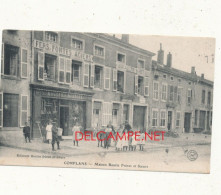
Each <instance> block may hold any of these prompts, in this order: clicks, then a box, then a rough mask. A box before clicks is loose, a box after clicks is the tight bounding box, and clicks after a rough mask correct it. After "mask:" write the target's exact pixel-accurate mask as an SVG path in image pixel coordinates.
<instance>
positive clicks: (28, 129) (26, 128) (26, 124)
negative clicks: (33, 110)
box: [23, 122, 31, 143]
mask: <svg viewBox="0 0 221 195" xmlns="http://www.w3.org/2000/svg"><path fill="white" fill-rule="evenodd" d="M23 133H24V136H25V142H26V143H27V138H28V140H29V143H31V138H30V137H31V136H30V127H29V126H28V123H27V122H25V126H24V128H23Z"/></svg>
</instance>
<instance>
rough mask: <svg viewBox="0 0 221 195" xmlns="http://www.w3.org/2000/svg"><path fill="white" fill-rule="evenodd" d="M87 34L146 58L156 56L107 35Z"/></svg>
mask: <svg viewBox="0 0 221 195" xmlns="http://www.w3.org/2000/svg"><path fill="white" fill-rule="evenodd" d="M87 34H90V35H92V36H94V37H97V38H101V39H105V40H108V41H110V42H112V43H116V44H118V45H121V46H123V47H125V48H130V49H132V50H134V51H137V52H140V53H143V54H144V55H148V56H155V55H156V54H155V53H153V52H150V51H148V50H145V49H142V48H139V47H137V46H135V45H132V44H130V43H126V42H124V41H122V40H121V39H119V38H117V37H113V36H111V35H109V34H105V33H87Z"/></svg>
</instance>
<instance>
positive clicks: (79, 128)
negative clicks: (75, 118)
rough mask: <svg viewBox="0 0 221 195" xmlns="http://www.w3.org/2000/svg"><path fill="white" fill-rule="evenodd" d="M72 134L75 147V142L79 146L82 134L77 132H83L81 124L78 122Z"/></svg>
mask: <svg viewBox="0 0 221 195" xmlns="http://www.w3.org/2000/svg"><path fill="white" fill-rule="evenodd" d="M72 132H73V143H74V146H75V142H76V145H77V146H78V140H79V139H80V138H81V137H80V133H77V132H81V126H80V124H79V122H76V124H75V125H74V126H73V128H72Z"/></svg>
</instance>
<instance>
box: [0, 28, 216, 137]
mask: <svg viewBox="0 0 221 195" xmlns="http://www.w3.org/2000/svg"><path fill="white" fill-rule="evenodd" d="M154 55H155V54H154V53H152V52H150V51H146V50H143V49H141V48H138V47H136V46H134V45H131V44H130V43H129V36H128V35H122V39H118V38H115V37H113V36H110V35H106V34H94V33H71V32H52V31H44V32H43V31H10V30H5V31H3V43H2V63H1V64H2V66H1V93H0V128H1V131H8V130H14V131H21V127H23V126H24V123H25V121H29V122H30V124H31V127H32V136H33V137H39V136H40V135H41V133H42V131H41V130H40V129H43V128H44V127H45V126H46V124H47V123H48V121H49V120H50V119H52V120H56V121H57V122H58V125H59V126H60V127H61V128H62V129H63V136H68V135H71V134H72V132H71V129H72V127H73V125H74V124H75V123H76V121H79V122H80V123H81V125H82V126H83V127H84V129H89V128H97V127H102V126H106V125H107V124H108V122H109V121H112V124H113V125H114V126H115V127H118V126H119V125H120V124H122V123H124V122H125V121H126V120H127V121H129V123H130V124H131V125H132V127H133V128H134V129H139V130H148V129H151V128H156V129H164V130H177V131H180V132H183V131H184V132H193V129H194V128H197V127H198V128H203V129H204V130H206V129H208V130H209V129H211V117H212V107H211V106H212V94H213V90H212V89H213V83H212V82H211V81H208V80H206V79H204V78H203V77H198V76H197V75H196V74H195V70H192V71H194V73H193V72H192V73H186V72H182V71H180V70H177V69H174V68H172V67H171V65H172V55H171V54H169V55H168V62H167V65H164V63H163V60H162V56H163V55H164V52H163V50H162V48H161V49H160V51H159V52H158V60H157V62H155V61H153V60H152V57H153V56H154ZM199 94H201V95H199ZM199 99H200V101H199ZM200 102H201V103H200ZM203 119H206V120H203Z"/></svg>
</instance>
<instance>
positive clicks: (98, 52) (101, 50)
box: [94, 45, 104, 57]
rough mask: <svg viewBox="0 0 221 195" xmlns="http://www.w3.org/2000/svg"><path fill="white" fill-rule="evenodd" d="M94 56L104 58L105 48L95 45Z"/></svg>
mask: <svg viewBox="0 0 221 195" xmlns="http://www.w3.org/2000/svg"><path fill="white" fill-rule="evenodd" d="M94 55H96V56H100V57H104V48H103V47H99V46H97V45H95V46H94Z"/></svg>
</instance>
